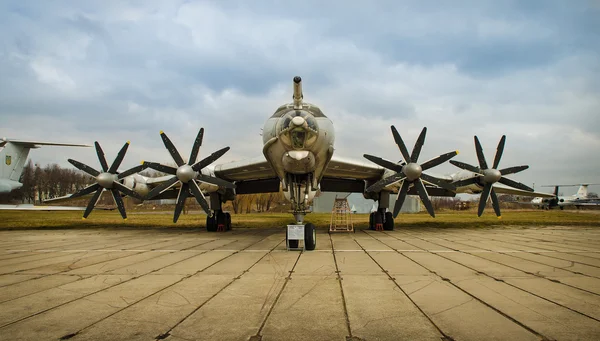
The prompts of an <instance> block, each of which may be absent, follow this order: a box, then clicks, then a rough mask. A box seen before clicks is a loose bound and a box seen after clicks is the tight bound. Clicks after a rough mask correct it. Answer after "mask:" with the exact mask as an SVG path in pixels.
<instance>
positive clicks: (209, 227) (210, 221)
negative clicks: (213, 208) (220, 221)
mask: <svg viewBox="0 0 600 341" xmlns="http://www.w3.org/2000/svg"><path fill="white" fill-rule="evenodd" d="M206 231H208V232H216V231H217V219H216V215H213V216H212V217H210V216H208V215H207V216H206Z"/></svg>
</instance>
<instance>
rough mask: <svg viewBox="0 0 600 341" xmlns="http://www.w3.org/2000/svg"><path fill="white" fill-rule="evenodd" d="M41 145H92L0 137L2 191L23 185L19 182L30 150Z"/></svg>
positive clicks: (0, 183) (0, 190) (5, 191)
mask: <svg viewBox="0 0 600 341" xmlns="http://www.w3.org/2000/svg"><path fill="white" fill-rule="evenodd" d="M40 146H66V147H91V146H90V145H87V144H71V143H54V142H38V141H24V140H13V139H7V138H6V137H4V138H2V139H0V193H9V192H11V191H14V190H15V189H19V188H21V187H23V184H22V183H20V182H19V179H20V178H21V173H22V172H23V167H24V166H25V161H26V160H27V156H28V155H29V150H30V149H34V148H39V147H40Z"/></svg>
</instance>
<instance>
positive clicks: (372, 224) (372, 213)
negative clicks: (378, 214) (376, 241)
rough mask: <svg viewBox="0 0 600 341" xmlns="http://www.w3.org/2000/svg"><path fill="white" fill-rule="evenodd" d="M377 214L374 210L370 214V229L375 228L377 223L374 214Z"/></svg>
mask: <svg viewBox="0 0 600 341" xmlns="http://www.w3.org/2000/svg"><path fill="white" fill-rule="evenodd" d="M374 215H375V213H374V212H371V214H369V230H374V229H375V224H374V223H373V220H374V219H373V216H374Z"/></svg>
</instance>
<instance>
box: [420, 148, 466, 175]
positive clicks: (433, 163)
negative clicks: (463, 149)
mask: <svg viewBox="0 0 600 341" xmlns="http://www.w3.org/2000/svg"><path fill="white" fill-rule="evenodd" d="M456 155H458V151H456V150H455V151H453V152H449V153H446V154H442V155H440V156H438V157H436V158H433V159H431V160H429V161H426V162H425V163H424V164H422V165H421V169H422V170H424V171H425V170H428V169H429V168H433V167H435V166H437V165H441V164H442V163H444V162H446V161H448V160H450V159H451V158H453V157H455V156H456Z"/></svg>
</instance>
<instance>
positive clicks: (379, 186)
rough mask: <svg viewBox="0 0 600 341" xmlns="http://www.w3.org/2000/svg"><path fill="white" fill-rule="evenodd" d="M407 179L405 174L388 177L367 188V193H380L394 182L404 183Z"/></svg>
mask: <svg viewBox="0 0 600 341" xmlns="http://www.w3.org/2000/svg"><path fill="white" fill-rule="evenodd" d="M405 178H406V177H405V176H404V173H402V172H398V173H396V174H394V175H391V176H388V177H387V178H385V179H381V180H379V181H377V182H376V183H374V184H372V185H371V186H369V187H368V188H367V192H379V191H381V190H382V189H384V188H385V187H386V186H387V185H391V184H393V183H394V182H398V181H402V180H404V179H405Z"/></svg>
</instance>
